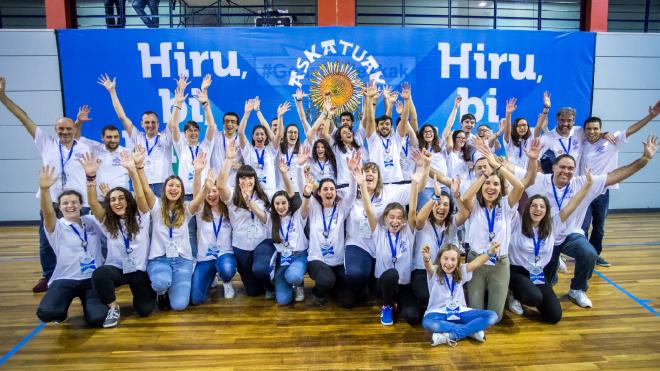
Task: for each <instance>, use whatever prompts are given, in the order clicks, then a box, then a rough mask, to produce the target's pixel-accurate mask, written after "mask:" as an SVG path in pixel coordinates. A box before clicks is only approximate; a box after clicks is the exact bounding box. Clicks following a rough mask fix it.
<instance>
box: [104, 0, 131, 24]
mask: <svg viewBox="0 0 660 371" xmlns="http://www.w3.org/2000/svg"><path fill="white" fill-rule="evenodd" d="M103 3H104V5H105V24H106V25H107V26H108V28H124V26H125V25H126V0H104V1H103ZM115 8H117V22H116V23H115V17H114V14H115Z"/></svg>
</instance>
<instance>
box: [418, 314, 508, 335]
mask: <svg viewBox="0 0 660 371" xmlns="http://www.w3.org/2000/svg"><path fill="white" fill-rule="evenodd" d="M460 318H461V319H460V320H458V321H447V315H446V314H444V313H428V314H427V315H425V316H424V321H423V322H422V326H423V327H424V328H425V329H427V330H429V331H431V332H433V333H438V332H439V333H448V334H449V338H450V339H452V340H454V341H458V340H461V339H463V338H465V337H468V336H470V335H472V334H474V333H475V332H479V331H483V330H485V329H487V328H488V327H490V326H492V325H494V324H495V323H496V322H497V313H495V312H493V311H492V310H480V309H470V310H468V311H466V312H461V313H460Z"/></svg>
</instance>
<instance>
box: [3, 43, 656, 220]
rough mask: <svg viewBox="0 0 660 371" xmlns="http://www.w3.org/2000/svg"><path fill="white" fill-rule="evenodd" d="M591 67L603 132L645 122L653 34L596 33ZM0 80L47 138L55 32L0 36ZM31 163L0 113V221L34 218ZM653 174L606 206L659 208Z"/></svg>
mask: <svg viewBox="0 0 660 371" xmlns="http://www.w3.org/2000/svg"><path fill="white" fill-rule="evenodd" d="M595 63H596V65H595V76H594V92H593V106H592V114H593V115H595V116H599V117H601V118H603V125H604V128H605V130H608V131H615V130H623V129H625V128H626V127H627V126H628V125H630V124H631V123H633V122H635V121H636V120H638V119H640V118H641V117H643V116H645V115H646V113H647V109H648V106H649V105H650V104H653V103H654V102H655V101H656V100H657V99H658V98H660V74H658V73H657V70H658V66H660V34H617V33H599V34H598V35H597V38H596V62H595ZM0 75H2V76H5V77H6V78H7V80H8V81H7V84H8V89H7V91H8V95H9V96H10V97H11V98H12V99H13V100H14V101H15V102H16V103H17V104H19V105H20V106H21V107H23V108H24V109H25V111H26V112H27V113H28V114H29V115H30V117H32V119H33V120H34V121H35V122H36V123H37V125H39V126H41V127H42V128H43V129H44V130H49V131H51V132H52V130H53V126H52V125H53V122H54V121H55V120H56V119H57V118H59V117H61V116H62V115H63V107H62V95H61V82H60V69H59V62H58V57H57V45H56V38H55V33H54V32H53V31H50V30H38V31H36V30H34V31H33V30H22V31H18V30H0ZM567 89H570V86H567ZM555 94H558V93H555ZM92 113H93V112H92ZM92 117H94V115H93V114H92ZM657 127H658V123H657V120H656V122H654V123H652V124H650V125H649V126H648V127H647V128H645V129H644V130H642V132H640V133H638V134H636V135H635V136H634V137H632V138H631V139H630V141H629V143H628V144H627V145H626V146H625V147H624V149H623V151H622V153H621V155H620V163H621V164H624V163H628V162H630V161H632V160H633V159H635V158H637V157H638V156H639V155H640V153H641V150H642V145H641V141H642V140H643V139H644V138H645V137H646V135H647V134H648V133H649V132H652V131H653V128H657ZM655 132H656V133H660V131H659V130H655ZM39 164H40V160H39V154H38V153H37V151H36V148H35V147H34V144H33V143H32V141H31V138H30V136H29V134H28V133H27V131H25V129H24V128H23V127H22V125H21V124H20V123H19V122H18V121H17V120H16V119H15V118H14V117H13V116H12V115H11V114H10V113H9V112H8V111H7V110H6V109H5V108H4V107H1V108H0V171H1V174H3V179H2V182H0V205H2V206H1V207H0V222H8V221H31V220H36V219H38V215H39V214H38V202H37V199H36V198H35V197H34V194H35V191H36V189H37V187H36V174H37V171H38V167H39ZM658 173H660V161H659V160H658V159H656V160H654V161H653V162H652V163H651V164H650V165H649V166H648V167H647V168H645V169H644V170H643V171H642V172H640V173H639V174H637V175H636V176H634V177H633V178H631V179H630V180H628V181H626V182H624V183H623V184H622V186H621V188H620V189H619V190H616V191H613V192H612V194H611V208H612V209H629V208H660V194H658V193H657V192H654V191H655V190H657V189H658V186H659V185H660V184H659V183H660V176H658V175H657V174H658Z"/></svg>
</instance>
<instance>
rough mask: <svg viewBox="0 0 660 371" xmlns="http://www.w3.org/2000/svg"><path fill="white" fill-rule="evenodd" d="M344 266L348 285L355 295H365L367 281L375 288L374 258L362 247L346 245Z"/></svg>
mask: <svg viewBox="0 0 660 371" xmlns="http://www.w3.org/2000/svg"><path fill="white" fill-rule="evenodd" d="M344 266H345V267H346V280H347V281H348V285H349V287H350V288H351V290H353V292H354V293H355V295H356V296H357V297H360V296H365V294H366V293H365V290H366V289H367V285H368V284H369V283H372V286H373V288H374V289H375V282H376V280H375V277H374V270H375V266H376V259H374V258H372V257H371V255H369V253H368V252H366V251H365V250H364V249H362V248H360V247H358V246H355V245H347V246H346V256H345V258H344ZM373 291H375V290H373Z"/></svg>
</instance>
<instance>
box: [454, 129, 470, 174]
mask: <svg viewBox="0 0 660 371" xmlns="http://www.w3.org/2000/svg"><path fill="white" fill-rule="evenodd" d="M467 140H468V138H467V135H466V134H465V132H464V131H463V130H456V131H454V132H453V133H452V135H451V136H448V137H447V167H448V170H449V177H450V178H452V179H453V178H456V177H458V178H460V179H461V180H467V179H469V177H470V170H472V167H473V166H474V164H473V162H472V153H473V148H472V146H471V145H470V144H468V143H467Z"/></svg>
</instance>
